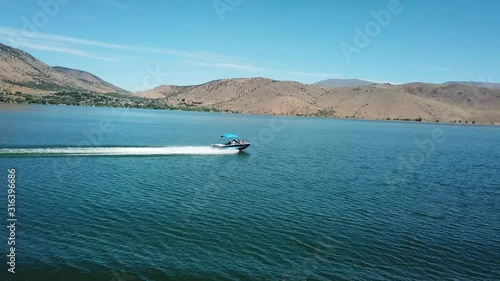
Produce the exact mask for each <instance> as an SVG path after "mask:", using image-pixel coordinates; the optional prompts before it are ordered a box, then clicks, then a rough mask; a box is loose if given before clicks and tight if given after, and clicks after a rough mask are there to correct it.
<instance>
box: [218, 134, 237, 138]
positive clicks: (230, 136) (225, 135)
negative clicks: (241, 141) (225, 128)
mask: <svg viewBox="0 0 500 281" xmlns="http://www.w3.org/2000/svg"><path fill="white" fill-rule="evenodd" d="M221 138H226V139H237V138H238V136H237V135H233V134H224V135H223V136H221Z"/></svg>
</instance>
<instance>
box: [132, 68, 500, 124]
mask: <svg viewBox="0 0 500 281" xmlns="http://www.w3.org/2000/svg"><path fill="white" fill-rule="evenodd" d="M173 89H175V90H173ZM134 94H137V95H140V96H143V97H150V98H156V99H161V100H164V101H165V103H167V104H169V105H181V106H185V105H187V106H204V107H213V108H216V109H218V110H231V111H238V112H242V113H253V114H270V115H273V114H280V115H308V116H329V117H340V118H346V117H347V118H363V119H391V120H415V119H417V120H419V119H422V120H423V121H431V122H435V121H437V120H439V121H440V122H466V121H467V122H472V121H475V122H478V123H497V122H500V90H496V89H489V88H479V87H473V86H469V85H463V84H449V85H435V84H425V83H412V84H405V85H391V84H374V85H369V86H362V87H350V88H334V89H328V88H324V87H319V86H314V85H305V84H301V83H298V82H294V81H276V80H271V79H267V78H237V79H224V80H216V81H211V82H208V83H205V84H201V85H197V86H189V87H176V86H160V87H158V88H155V89H151V90H149V91H146V92H140V93H134Z"/></svg>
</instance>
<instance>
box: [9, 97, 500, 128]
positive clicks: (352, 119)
mask: <svg viewBox="0 0 500 281" xmlns="http://www.w3.org/2000/svg"><path fill="white" fill-rule="evenodd" d="M0 104H23V105H43V106H46V105H48V106H68V107H72V106H78V107H98V108H122V109H127V108H131V109H143V110H164V111H182V112H206V113H223V114H238V115H254V116H280V117H294V118H320V119H334V120H350V121H378V122H395V123H411V124H434V125H456V126H481V127H500V123H478V122H476V123H471V122H469V123H463V122H462V123H452V122H431V121H424V120H422V121H411V120H410V121H408V120H394V119H391V120H387V119H369V118H342V117H332V116H307V115H283V114H257V113H244V112H235V111H222V110H219V111H207V110H196V108H191V109H189V110H184V109H180V108H175V107H172V108H145V107H118V106H99V105H72V104H47V103H17V102H10V103H6V102H1V101H0Z"/></svg>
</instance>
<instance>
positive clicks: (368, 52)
mask: <svg viewBox="0 0 500 281" xmlns="http://www.w3.org/2000/svg"><path fill="white" fill-rule="evenodd" d="M56 1H59V2H62V3H61V4H57V6H54V5H53V4H54V3H56ZM393 1H396V2H399V3H400V5H399V6H394V7H393V6H391V7H392V9H389V8H388V6H390V5H395V2H394V3H393ZM44 2H46V3H51V4H52V5H49V9H47V8H45V9H44V7H43V5H40V4H39V3H44ZM59 2H58V3H59ZM0 4H1V5H2V12H1V17H0V42H2V43H4V44H7V45H11V46H16V47H18V48H20V49H22V50H25V51H27V52H29V53H30V54H32V55H34V56H35V57H37V58H39V59H41V60H42V61H44V62H46V63H47V64H50V65H61V66H66V67H71V68H77V69H82V70H86V71H89V72H92V73H94V74H96V75H98V76H100V77H101V78H103V79H105V80H107V81H109V82H111V83H113V84H116V85H118V86H120V87H123V88H125V89H128V90H137V89H143V88H148V87H150V86H156V85H158V84H176V85H189V84H197V83H203V82H206V81H209V80H213V79H221V78H233V77H258V76H263V77H269V78H273V79H279V80H296V81H299V82H303V83H312V82H316V81H319V80H324V79H328V78H360V79H368V80H372V81H376V82H393V83H405V82H411V81H423V82H433V83H441V82H445V81H449V80H475V81H478V80H479V81H490V82H500V67H499V66H500V55H499V53H500V52H499V51H498V50H499V46H500V36H499V28H500V17H499V16H498V12H499V11H500V1H495V0H489V1H487V0H477V1H472V0H471V1H464V0H455V1H444V0H441V1H439V0H420V1H416V0H413V1H410V0H400V1H397V0H364V1H361V0H360V1H348V0H343V1H340V0H315V1H312V0H311V1H308V0H303V1H298V0H288V1H266V0H216V1H214V0H166V1H153V0H143V1H132V0H87V1H77V0H41V1H40V2H38V1H7V0H0ZM395 7H396V8H395ZM382 10H383V11H385V12H383V13H384V14H385V15H387V14H389V15H390V17H391V18H390V20H387V17H383V20H382V21H381V20H379V22H377V21H376V19H375V17H374V16H373V14H372V11H375V12H377V13H378V12H379V11H382ZM367 26H368V27H369V35H366V36H368V39H369V42H368V43H367V40H366V38H364V39H365V40H364V41H363V40H358V41H359V42H357V41H355V39H356V38H355V37H356V35H357V32H356V31H355V30H356V28H359V29H360V30H363V33H365V31H364V30H365V29H366V27H367ZM370 28H371V29H370ZM358 37H359V34H358ZM358 39H359V38H358ZM356 42H357V43H356ZM341 46H344V50H343V49H342V47H341ZM346 46H349V48H347V49H346ZM346 50H350V51H351V54H350V55H348V56H346V55H345V54H346ZM353 50H355V51H353ZM151 72H160V73H157V74H156V75H155V74H150V73H151ZM166 73H168V75H167V74H166Z"/></svg>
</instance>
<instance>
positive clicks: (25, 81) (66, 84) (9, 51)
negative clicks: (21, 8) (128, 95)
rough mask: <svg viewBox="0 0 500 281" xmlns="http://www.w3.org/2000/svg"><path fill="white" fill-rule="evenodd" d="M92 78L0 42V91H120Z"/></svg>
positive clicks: (34, 92)
mask: <svg viewBox="0 0 500 281" xmlns="http://www.w3.org/2000/svg"><path fill="white" fill-rule="evenodd" d="M75 71H76V70H75ZM82 73H83V72H82ZM95 78H96V79H95V81H91V80H89V78H88V77H87V79H85V78H80V77H76V76H75V75H73V74H71V73H68V72H67V71H59V70H57V69H55V68H53V67H51V66H49V65H47V64H45V63H43V62H41V61H39V60H37V59H36V58H34V57H33V56H31V55H30V54H28V53H26V52H24V51H21V50H19V49H15V48H11V47H9V46H6V45H3V44H0V91H2V90H4V91H10V92H15V91H21V92H25V93H30V94H43V93H50V92H56V91H63V90H65V91H85V92H93V93H115V92H123V90H122V89H119V88H117V87H115V86H113V85H111V84H109V83H106V82H104V81H102V80H100V79H99V78H97V77H95ZM99 80H100V81H99ZM103 82H104V83H103Z"/></svg>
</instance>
